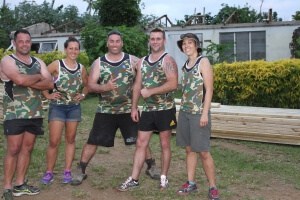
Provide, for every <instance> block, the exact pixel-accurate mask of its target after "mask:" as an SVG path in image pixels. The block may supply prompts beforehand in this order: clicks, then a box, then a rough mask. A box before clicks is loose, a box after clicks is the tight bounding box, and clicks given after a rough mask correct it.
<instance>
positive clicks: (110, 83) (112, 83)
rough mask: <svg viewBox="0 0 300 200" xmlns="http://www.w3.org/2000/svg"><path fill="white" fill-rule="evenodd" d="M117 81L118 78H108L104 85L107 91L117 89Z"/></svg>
mask: <svg viewBox="0 0 300 200" xmlns="http://www.w3.org/2000/svg"><path fill="white" fill-rule="evenodd" d="M117 79H118V77H117V78H114V79H113V78H112V77H110V80H109V81H108V82H107V83H106V88H107V91H110V90H114V89H116V88H117V87H118V84H117V83H116V80H117Z"/></svg>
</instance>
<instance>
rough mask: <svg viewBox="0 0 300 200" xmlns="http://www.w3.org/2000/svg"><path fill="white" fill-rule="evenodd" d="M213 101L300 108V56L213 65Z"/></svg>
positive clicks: (230, 103)
mask: <svg viewBox="0 0 300 200" xmlns="http://www.w3.org/2000/svg"><path fill="white" fill-rule="evenodd" d="M214 78H215V82H214V88H215V90H214V97H213V101H215V102H220V103H221V104H226V105H241V106H259V107H274V108H275V107H278V108H300V101H299V99H300V59H286V60H281V61H275V62H266V61H251V62H250V61H248V62H235V63H232V64H228V63H221V64H217V65H215V66H214Z"/></svg>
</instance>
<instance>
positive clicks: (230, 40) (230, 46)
mask: <svg viewBox="0 0 300 200" xmlns="http://www.w3.org/2000/svg"><path fill="white" fill-rule="evenodd" d="M220 45H221V46H220V52H219V53H220V55H219V59H220V61H221V62H222V61H227V62H234V61H235V59H234V33H220Z"/></svg>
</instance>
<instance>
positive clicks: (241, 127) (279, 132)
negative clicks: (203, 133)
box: [211, 105, 300, 145]
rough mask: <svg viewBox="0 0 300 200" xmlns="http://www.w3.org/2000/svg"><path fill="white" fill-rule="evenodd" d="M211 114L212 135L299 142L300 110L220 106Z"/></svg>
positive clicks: (273, 141)
mask: <svg viewBox="0 0 300 200" xmlns="http://www.w3.org/2000/svg"><path fill="white" fill-rule="evenodd" d="M211 113H212V115H211V116H212V136H213V137H218V138H229V139H239V140H248V141H259V142H270V143H280V144H292V145H300V109H283V108H265V107H247V106H226V105H221V106H220V107H219V108H212V109H211Z"/></svg>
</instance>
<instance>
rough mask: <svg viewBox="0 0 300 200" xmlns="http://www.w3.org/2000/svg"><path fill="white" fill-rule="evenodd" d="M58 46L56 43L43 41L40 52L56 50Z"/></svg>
mask: <svg viewBox="0 0 300 200" xmlns="http://www.w3.org/2000/svg"><path fill="white" fill-rule="evenodd" d="M55 46H56V43H54V42H53V43H52V42H51V43H42V46H41V49H40V53H44V52H49V51H54V50H55V49H54V48H55Z"/></svg>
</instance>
